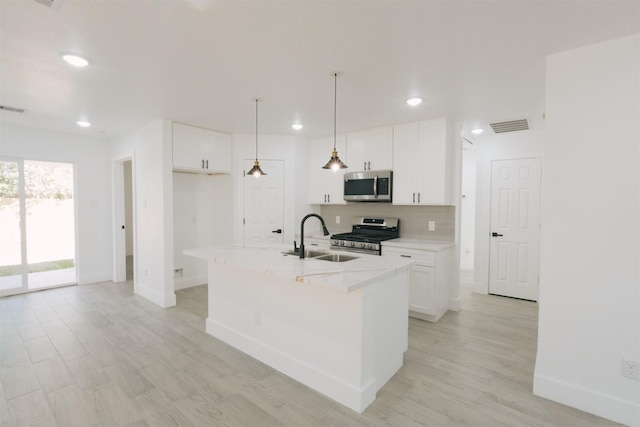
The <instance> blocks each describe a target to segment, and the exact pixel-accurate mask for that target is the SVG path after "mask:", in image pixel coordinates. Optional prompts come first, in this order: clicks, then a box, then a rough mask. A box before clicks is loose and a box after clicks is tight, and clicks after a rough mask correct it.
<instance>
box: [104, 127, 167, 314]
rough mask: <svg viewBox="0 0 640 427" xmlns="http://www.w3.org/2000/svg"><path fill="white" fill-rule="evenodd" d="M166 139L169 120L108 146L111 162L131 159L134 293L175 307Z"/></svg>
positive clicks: (124, 137) (115, 140)
mask: <svg viewBox="0 0 640 427" xmlns="http://www.w3.org/2000/svg"><path fill="white" fill-rule="evenodd" d="M171 134H172V133H171V122H170V121H168V120H156V121H154V122H152V123H150V124H148V125H147V126H145V127H142V128H140V129H137V130H135V131H132V132H130V133H128V134H126V135H123V136H121V137H118V138H116V139H114V140H113V141H112V143H111V149H112V150H111V158H112V161H113V162H117V161H120V160H121V159H126V158H132V159H133V182H134V190H133V192H134V209H133V211H134V213H135V218H134V240H135V242H134V247H135V249H136V253H135V256H134V262H135V272H136V274H135V278H134V279H135V280H134V292H136V293H137V294H139V295H142V296H143V297H145V298H147V299H149V300H151V301H153V302H154V303H156V304H158V305H160V306H162V307H170V306H173V305H175V303H176V299H175V293H174V289H173V194H172V187H173V185H172V172H171V169H172V165H171V163H172V138H171ZM114 225H115V224H114Z"/></svg>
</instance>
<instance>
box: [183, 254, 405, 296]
mask: <svg viewBox="0 0 640 427" xmlns="http://www.w3.org/2000/svg"><path fill="white" fill-rule="evenodd" d="M290 249H291V248H290V247H282V246H266V247H242V246H220V247H209V248H197V249H186V250H185V251H184V254H185V255H189V256H193V257H196V258H201V259H205V260H208V261H215V262H218V263H221V264H228V265H233V266H236V267H238V268H243V269H248V270H252V271H264V273H265V274H270V275H275V276H279V277H282V278H284V279H290V280H294V281H296V282H299V283H303V284H308V285H313V286H321V287H324V288H330V289H334V290H337V291H341V292H352V291H354V290H356V289H360V288H362V287H365V286H367V285H369V284H372V283H374V282H376V281H378V280H380V279H383V278H385V277H388V276H391V275H394V274H395V273H396V272H398V271H401V270H404V269H408V268H410V267H411V265H412V264H413V261H410V260H408V259H405V258H399V257H398V258H391V257H381V256H376V255H365V254H360V253H352V252H344V251H331V250H326V251H324V252H326V253H333V254H340V255H347V256H355V257H357V259H354V260H351V261H346V262H330V261H322V260H317V259H313V258H305V259H300V258H299V257H297V256H294V255H283V254H282V252H283V251H286V250H290ZM307 249H309V248H307Z"/></svg>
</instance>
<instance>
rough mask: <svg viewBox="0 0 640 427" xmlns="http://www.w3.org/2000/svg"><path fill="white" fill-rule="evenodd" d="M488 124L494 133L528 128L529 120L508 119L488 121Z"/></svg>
mask: <svg viewBox="0 0 640 427" xmlns="http://www.w3.org/2000/svg"><path fill="white" fill-rule="evenodd" d="M489 126H491V129H493V131H494V132H495V133H505V132H516V131H519V130H529V120H527V119H518V120H509V121H506V122H496V123H489Z"/></svg>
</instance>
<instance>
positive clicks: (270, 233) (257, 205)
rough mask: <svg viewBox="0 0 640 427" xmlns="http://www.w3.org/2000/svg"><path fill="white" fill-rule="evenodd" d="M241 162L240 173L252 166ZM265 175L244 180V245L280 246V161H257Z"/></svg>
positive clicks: (281, 167)
mask: <svg viewBox="0 0 640 427" xmlns="http://www.w3.org/2000/svg"><path fill="white" fill-rule="evenodd" d="M253 162H254V161H253V160H245V161H244V171H245V172H246V171H248V170H249V169H251V167H252V166H253ZM260 167H261V168H262V170H263V171H264V173H266V175H263V176H260V177H257V178H256V177H255V176H252V175H245V177H244V244H245V246H251V245H256V244H258V245H259V244H265V243H273V244H277V243H280V244H282V243H284V230H283V225H284V224H283V223H284V161H282V160H260Z"/></svg>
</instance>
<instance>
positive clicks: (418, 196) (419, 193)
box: [418, 193, 420, 203]
mask: <svg viewBox="0 0 640 427" xmlns="http://www.w3.org/2000/svg"><path fill="white" fill-rule="evenodd" d="M418 203H420V193H418Z"/></svg>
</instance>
